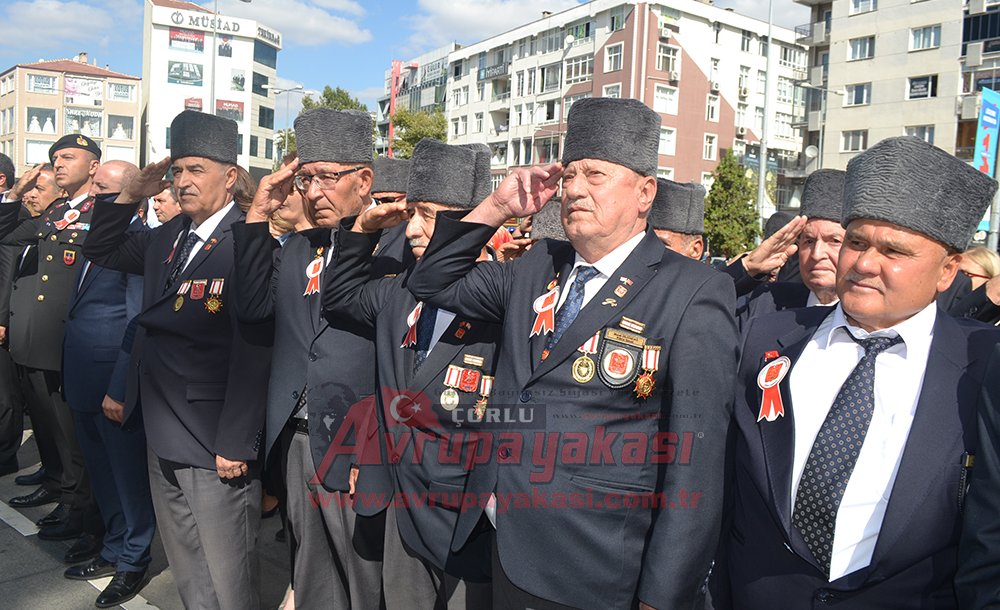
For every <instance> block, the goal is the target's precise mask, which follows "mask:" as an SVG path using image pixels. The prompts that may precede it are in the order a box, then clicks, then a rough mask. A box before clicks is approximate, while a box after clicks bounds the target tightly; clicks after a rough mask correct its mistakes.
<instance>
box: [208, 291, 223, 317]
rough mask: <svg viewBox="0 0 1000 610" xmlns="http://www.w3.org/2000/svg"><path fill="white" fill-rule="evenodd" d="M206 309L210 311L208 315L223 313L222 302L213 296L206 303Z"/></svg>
mask: <svg viewBox="0 0 1000 610" xmlns="http://www.w3.org/2000/svg"><path fill="white" fill-rule="evenodd" d="M205 309H207V310H208V313H219V312H220V311H222V301H221V300H219V297H217V296H215V295H214V294H213V295H212V296H210V297H208V300H206V301H205Z"/></svg>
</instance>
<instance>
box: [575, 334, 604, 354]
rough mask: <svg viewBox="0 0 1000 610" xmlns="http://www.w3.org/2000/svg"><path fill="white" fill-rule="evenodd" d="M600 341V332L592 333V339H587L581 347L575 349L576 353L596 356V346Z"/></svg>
mask: <svg viewBox="0 0 1000 610" xmlns="http://www.w3.org/2000/svg"><path fill="white" fill-rule="evenodd" d="M600 341H601V331H597V332H596V333H594V336H593V337H591V338H589V339H587V341H586V342H585V343H584V344H583V345H581V346H580V347H578V348H576V349H577V351H579V352H583V353H584V354H596V353H597V344H598V343H599V342H600Z"/></svg>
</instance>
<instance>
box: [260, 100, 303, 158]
mask: <svg viewBox="0 0 1000 610" xmlns="http://www.w3.org/2000/svg"><path fill="white" fill-rule="evenodd" d="M264 88H265V89H267V90H268V91H274V95H275V96H277V95H278V94H280V93H284V94H285V139H284V140H283V141H282V142H281V154H282V155H285V154H286V153H287V152H288V137H289V134H290V133H291V122H292V112H291V108H290V106H289V104H290V102H289V98H290V96H289V95H288V94H289V93H291V92H292V91H303V92H304V91H305V89H304V88H303V87H302V85H295V86H294V87H287V88H284V89H283V88H281V87H274V86H272V85H264Z"/></svg>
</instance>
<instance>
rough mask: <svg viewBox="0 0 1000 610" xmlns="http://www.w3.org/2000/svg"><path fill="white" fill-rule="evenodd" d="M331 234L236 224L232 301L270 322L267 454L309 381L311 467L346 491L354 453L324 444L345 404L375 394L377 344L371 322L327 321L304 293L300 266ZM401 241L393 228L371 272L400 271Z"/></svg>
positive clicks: (325, 248) (316, 301)
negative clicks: (279, 236)
mask: <svg viewBox="0 0 1000 610" xmlns="http://www.w3.org/2000/svg"><path fill="white" fill-rule="evenodd" d="M331 235H332V233H331V230H330V229H320V228H316V229H310V230H307V231H303V232H302V233H297V234H295V235H292V236H290V237H289V238H288V240H287V241H286V242H285V245H284V246H283V247H280V246H279V245H278V241H277V240H275V239H273V238H272V237H271V235H270V233H269V232H268V225H267V223H266V222H262V223H251V224H246V223H244V222H238V223H235V224H234V225H233V236H234V238H235V239H234V243H235V246H236V261H237V263H236V273H237V283H236V287H237V293H236V300H235V306H236V312H237V315H238V316H239V318H240V319H241V320H242V321H244V322H247V323H259V322H262V321H267V320H273V323H274V329H275V334H274V356H273V363H272V368H271V376H270V383H269V385H268V395H267V425H266V435H265V439H266V440H265V443H264V448H265V450H266V452H267V453H268V454H270V453H271V451H272V450H273V449H274V448H275V447H276V441H277V439H278V436H279V434H280V433H281V430H282V428H284V426H285V423H286V422H287V421H288V418H289V417H291V416H292V415H293V413H294V412H295V408H296V404H297V403H298V400H299V393H300V392H301V391H302V389H303V387H305V386H306V385H308V387H309V394H308V400H307V401H306V404H307V412H308V416H309V444H310V449H311V451H312V455H313V462H314V466H315V467H316V470H317V474H318V475H319V479H320V480H321V481H322V482H323V485H324V487H325V488H326V489H327V490H329V491H347V490H348V489H349V481H348V477H349V473H350V465H351V463H352V461H353V456H352V455H349V454H333V453H330V452H329V451H328V450H329V447H330V444H331V442H332V441H333V439H334V438H335V437H336V435H337V433H338V432H339V431H340V430H341V427H342V425H343V424H344V421H345V417H346V416H347V414H348V412H349V410H350V409H351V407H352V406H353V405H354V404H356V403H358V402H359V401H364V400H365V399H366V398H368V397H371V396H372V395H373V394H374V393H375V369H374V366H373V362H374V360H375V346H374V343H373V341H374V333H373V332H372V331H371V329H370V328H368V327H366V326H364V325H360V324H357V323H356V322H353V321H350V320H338V319H336V318H335V319H333V320H327V319H326V318H324V317H323V315H322V312H321V303H320V301H321V295H320V294H319V293H317V294H313V295H310V296H304V293H305V289H306V285H307V284H308V278H307V277H306V267H307V266H308V265H309V263H310V262H311V261H313V260H314V259H315V258H316V256H317V252H318V251H320V250H322V254H320V256H324V257H325V256H327V254H328V253H329V248H330V247H331V244H332V240H331ZM403 241H404V240H402V239H401V235H400V234H398V233H393V234H392V236H391V239H387V240H386V243H385V244H383V248H381V249H380V256H379V257H378V262H377V265H375V267H374V269H373V273H374V274H376V276H377V277H382V275H386V274H392V273H397V272H398V271H399V270H400V268H401V263H400V262H399V261H400V257H401V252H402V248H401V247H400V244H401V243H402V242H403ZM326 273H328V271H326V270H324V272H323V274H324V275H325V274H326Z"/></svg>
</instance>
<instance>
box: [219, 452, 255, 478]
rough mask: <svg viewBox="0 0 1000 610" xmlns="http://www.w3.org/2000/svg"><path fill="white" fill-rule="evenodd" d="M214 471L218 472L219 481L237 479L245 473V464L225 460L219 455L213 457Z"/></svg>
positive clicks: (240, 461)
mask: <svg viewBox="0 0 1000 610" xmlns="http://www.w3.org/2000/svg"><path fill="white" fill-rule="evenodd" d="M215 469H216V470H218V471H219V478H220V479H238V478H240V477H242V476H244V475H246V473H247V470H248V469H247V463H246V462H244V461H242V460H227V459H226V458H224V457H222V456H221V455H217V456H215Z"/></svg>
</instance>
